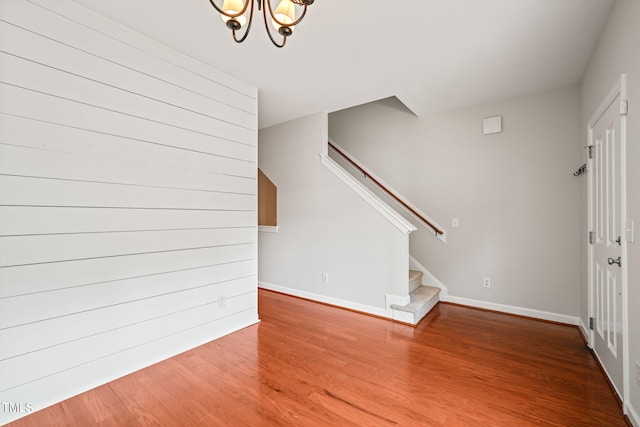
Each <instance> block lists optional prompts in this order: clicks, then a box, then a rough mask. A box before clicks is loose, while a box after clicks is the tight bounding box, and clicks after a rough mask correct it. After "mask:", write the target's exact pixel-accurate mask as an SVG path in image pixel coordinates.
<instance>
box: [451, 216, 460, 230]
mask: <svg viewBox="0 0 640 427" xmlns="http://www.w3.org/2000/svg"><path fill="white" fill-rule="evenodd" d="M459 226H460V219H459V218H451V227H453V228H458V227H459Z"/></svg>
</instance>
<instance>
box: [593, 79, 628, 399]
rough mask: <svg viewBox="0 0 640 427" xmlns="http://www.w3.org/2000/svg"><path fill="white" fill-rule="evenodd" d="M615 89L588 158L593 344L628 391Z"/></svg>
mask: <svg viewBox="0 0 640 427" xmlns="http://www.w3.org/2000/svg"><path fill="white" fill-rule="evenodd" d="M622 101H623V98H622V95H621V92H620V91H618V92H617V93H616V91H613V92H612V93H611V94H610V96H609V97H608V99H607V100H606V101H605V103H603V107H602V108H601V109H600V110H599V112H598V113H596V115H595V116H594V119H592V122H591V123H590V129H589V139H590V141H589V145H590V151H591V161H590V166H591V167H590V194H589V196H590V207H591V214H590V219H591V220H590V223H591V227H590V230H592V235H591V236H590V240H591V247H590V252H591V256H590V266H589V268H590V283H591V295H590V298H591V304H590V306H591V317H592V329H593V331H592V337H591V338H592V339H591V345H592V347H593V350H594V351H595V353H596V356H597V357H598V358H599V359H600V362H601V364H602V366H603V367H604V369H605V370H606V372H607V374H608V375H609V378H610V380H611V382H612V383H613V385H614V387H615V388H616V390H617V392H618V394H619V395H620V397H621V398H623V392H624V361H623V358H624V352H623V349H624V341H623V339H624V333H623V327H624V326H623V325H624V323H623V307H624V306H623V300H624V297H623V295H624V286H625V275H624V272H625V270H624V263H625V259H624V257H623V252H624V251H623V245H624V246H625V248H626V243H625V242H624V241H623V239H624V230H623V228H624V159H623V155H624V145H623V144H624V136H625V129H624V125H625V121H624V120H623V116H624V115H625V114H626V104H625V103H624V102H622Z"/></svg>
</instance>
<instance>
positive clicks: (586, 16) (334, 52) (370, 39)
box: [75, 0, 613, 127]
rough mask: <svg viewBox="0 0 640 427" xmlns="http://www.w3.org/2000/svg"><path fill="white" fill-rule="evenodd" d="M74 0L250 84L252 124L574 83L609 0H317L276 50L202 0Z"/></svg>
mask: <svg viewBox="0 0 640 427" xmlns="http://www.w3.org/2000/svg"><path fill="white" fill-rule="evenodd" d="M75 1H76V2H77V3H80V4H82V5H84V6H87V7H89V8H91V9H93V10H95V11H97V12H99V13H101V14H103V15H105V16H107V17H109V18H111V19H113V20H115V21H118V22H120V23H122V24H124V25H126V26H128V27H130V28H133V29H134V30H136V31H138V32H140V33H142V34H144V35H146V36H149V37H152V38H154V39H156V40H158V41H160V42H161V43H164V44H165V45H168V46H170V47H172V48H174V49H177V50H179V51H182V52H183V53H186V54H187V55H190V56H192V57H195V58H197V59H199V60H201V61H203V62H205V63H208V64H210V65H211V66H213V67H214V68H216V69H218V70H219V71H223V72H225V73H227V74H230V75H233V76H236V77H237V78H239V79H240V80H243V81H245V82H247V83H249V84H252V85H254V86H257V87H258V88H259V97H260V98H259V125H260V127H266V126H271V125H274V124H277V123H281V122H284V121H287V120H291V119H294V118H297V117H302V116H305V115H308V114H312V113H315V112H319V111H327V112H333V111H337V110H341V109H344V108H348V107H352V106H355V105H360V104H363V103H366V102H370V101H374V100H377V99H381V98H386V97H389V96H396V97H398V98H399V99H400V100H401V101H402V102H403V103H405V104H406V105H407V106H408V107H409V108H411V109H412V110H413V111H414V113H416V114H417V115H419V116H422V115H426V114H429V113H433V112H437V111H445V110H449V109H453V108H458V107H462V106H466V105H473V104H478V103H482V102H488V101H492V100H496V99H502V98H508V97H512V96H517V95H521V94H525V93H532V92H537V91H541V90H546V89H551V88H555V87H559V86H564V85H568V84H573V83H577V82H579V81H580V79H581V78H582V74H583V71H584V69H585V66H586V64H587V61H588V59H589V56H590V54H591V52H592V50H593V48H594V46H595V43H596V41H597V38H598V36H599V35H600V32H601V30H602V28H603V26H604V23H605V21H606V18H607V15H608V13H609V9H610V7H611V5H612V3H613V0H393V1H381V0H316V1H315V3H314V4H313V5H312V6H310V7H309V10H308V12H307V17H306V18H305V19H304V21H303V22H302V23H301V24H300V25H299V26H297V27H296V30H295V33H294V35H293V36H292V37H290V38H289V40H288V41H287V45H286V46H285V47H284V48H283V49H277V48H276V47H274V46H272V45H271V43H270V41H269V40H268V38H267V35H266V34H265V29H264V24H263V22H262V21H261V20H258V21H256V22H254V27H253V28H252V31H251V34H250V35H249V38H248V39H247V41H246V42H245V43H243V44H236V43H234V42H233V41H232V39H231V34H230V31H229V30H228V29H227V28H226V27H225V25H224V24H223V23H222V21H221V20H220V18H219V17H218V15H217V14H216V13H215V11H214V9H213V8H212V7H211V5H210V4H209V1H208V0H109V1H96V0H75ZM218 1H219V3H218V4H221V3H222V0H218ZM272 1H273V4H274V7H275V5H276V1H275V0H272ZM256 18H260V17H259V16H256Z"/></svg>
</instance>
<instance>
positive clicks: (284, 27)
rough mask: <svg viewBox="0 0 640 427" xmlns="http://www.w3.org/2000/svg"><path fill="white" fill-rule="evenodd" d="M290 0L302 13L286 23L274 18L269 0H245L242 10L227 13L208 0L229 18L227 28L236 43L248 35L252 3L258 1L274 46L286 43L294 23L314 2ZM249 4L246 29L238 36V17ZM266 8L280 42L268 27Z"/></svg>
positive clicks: (212, 0) (298, 20)
mask: <svg viewBox="0 0 640 427" xmlns="http://www.w3.org/2000/svg"><path fill="white" fill-rule="evenodd" d="M290 1H291V2H292V3H294V4H297V5H298V6H300V7H302V13H301V14H300V17H299V18H297V19H296V20H294V21H293V22H291V23H288V24H287V23H284V22H281V21H279V20H278V19H277V18H276V16H275V14H274V13H273V8H272V7H271V0H247V1H245V3H244V6H243V8H242V10H240V11H239V12H237V13H229V12H226V11H224V10H223V9H222V8H221V7H220V6H218V5H217V4H216V3H215V0H209V3H211V6H213V8H214V9H215V10H216V11H217V12H218V13H219V14H220V15H223V16H226V17H227V18H229V20H228V21H227V28H229V29H230V30H231V31H232V35H233V40H234V41H235V42H236V43H242V42H243V41H245V40H246V38H247V36H248V35H249V32H250V31H251V24H252V23H253V10H254V4H255V3H258V10H262V15H263V18H264V25H265V28H266V29H267V35H268V36H269V39H271V42H272V43H273V44H274V46H276V47H284V45H285V44H286V43H287V37H289V36H290V35H291V34H293V27H294V26H295V25H298V24H299V23H300V22H301V21H302V19H304V17H305V15H306V14H307V7H308V6H310V5H311V4H313V2H314V0H290ZM249 4H250V5H251V7H250V9H249V20H248V23H247V26H246V29H245V31H244V34H242V35H241V36H238V34H239V32H240V29H241V28H242V25H241V24H240V22H239V21H238V18H239V17H240V16H242V15H244V14H245V13H246V11H247V8H249ZM267 10H268V11H269V17H270V18H271V19H272V20H273V22H275V23H276V24H278V25H279V27H280V28H279V29H278V33H279V34H280V35H281V36H282V40H281V41H280V42H278V41H276V39H275V38H274V36H273V35H272V34H271V29H270V28H269V19H268V16H267Z"/></svg>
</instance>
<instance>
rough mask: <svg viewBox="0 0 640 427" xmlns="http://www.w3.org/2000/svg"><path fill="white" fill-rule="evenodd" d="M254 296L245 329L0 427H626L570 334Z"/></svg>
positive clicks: (508, 321)
mask: <svg viewBox="0 0 640 427" xmlns="http://www.w3.org/2000/svg"><path fill="white" fill-rule="evenodd" d="M259 301H260V309H259V311H260V317H261V319H262V323H260V324H259V325H256V326H252V327H249V328H246V329H243V330H241V331H239V332H237V333H234V334H231V335H229V336H227V337H224V338H221V339H219V340H216V341H214V342H211V343H209V344H206V345H204V346H201V347H198V348H196V349H194V350H191V351H189V352H186V353H183V354H181V355H178V356H176V357H174V358H172V359H169V360H166V361H164V362H162V363H159V364H156V365H154V366H151V367H149V368H146V369H143V370H141V371H138V372H136V373H134V374H131V375H128V376H126V377H124V378H120V379H118V380H116V381H113V382H111V383H109V384H106V385H104V386H101V387H99V388H97V389H94V390H92V391H89V392H87V393H84V394H82V395H79V396H77V397H75V398H73V399H70V400H67V401H65V402H62V403H60V404H57V405H55V406H52V407H50V408H47V409H45V410H42V411H40V412H36V413H34V414H32V415H30V416H28V417H26V418H23V419H22V420H18V421H17V422H15V423H13V424H11V425H12V426H16V427H17V426H57V425H60V426H62V425H65V426H67V425H68V426H82V427H85V426H91V425H104V426H137V425H145V426H149V425H151V426H153V425H157V426H199V425H202V426H278V425H286V426H289V425H293V426H328V425H333V426H351V425H352V426H363V425H368V426H392V425H403V426H429V425H447V426H527V425H555V426H589V425H590V426H625V425H626V423H625V421H624V419H623V417H622V415H621V410H620V407H619V406H618V403H617V401H616V398H615V397H614V395H613V394H612V392H611V390H610V389H609V386H608V384H607V382H606V380H605V378H604V376H603V374H602V373H601V372H600V370H599V368H598V366H597V364H596V362H595V361H594V359H593V358H592V356H591V354H590V353H589V351H588V349H587V348H586V347H585V345H584V343H583V341H582V338H581V337H580V335H579V332H578V331H577V329H575V328H572V327H567V326H561V325H554V324H549V323H543V322H537V321H532V320H527V319H522V318H518V317H512V316H507V315H501V314H497V313H490V312H483V311H478V310H473V309H469V308H464V307H458V306H454V305H447V304H439V305H438V306H437V307H436V308H435V309H434V310H433V311H432V312H431V313H430V314H429V315H428V316H427V317H426V318H425V319H424V320H423V321H422V322H421V323H420V324H419V325H418V327H417V328H412V327H409V326H405V325H401V324H395V323H392V322H389V321H385V320H382V319H377V318H373V317H368V316H365V315H361V314H357V313H353V312H349V311H345V310H340V309H336V308H332V307H327V306H324V305H320V304H314V303H311V302H308V301H304V300H300V299H296V298H292V297H287V296H284V295H280V294H277V293H273V292H268V291H260V296H259Z"/></svg>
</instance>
